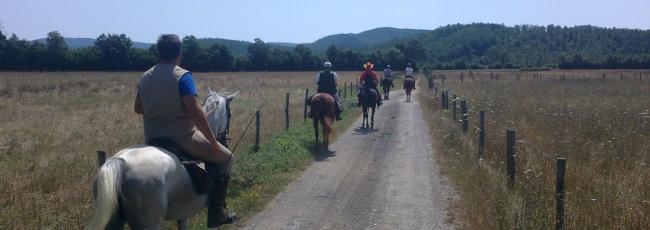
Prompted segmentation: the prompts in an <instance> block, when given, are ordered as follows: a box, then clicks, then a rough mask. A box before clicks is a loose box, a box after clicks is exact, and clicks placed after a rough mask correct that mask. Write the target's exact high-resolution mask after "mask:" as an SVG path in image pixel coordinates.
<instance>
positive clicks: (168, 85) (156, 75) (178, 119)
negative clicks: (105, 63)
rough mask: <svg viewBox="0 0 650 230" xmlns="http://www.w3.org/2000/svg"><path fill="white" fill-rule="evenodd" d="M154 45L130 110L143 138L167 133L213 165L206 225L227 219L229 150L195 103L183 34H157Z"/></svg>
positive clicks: (230, 220)
mask: <svg viewBox="0 0 650 230" xmlns="http://www.w3.org/2000/svg"><path fill="white" fill-rule="evenodd" d="M156 48H157V50H158V54H159V57H160V62H159V63H158V64H156V65H155V66H153V67H151V68H150V69H149V70H147V71H146V72H145V73H144V74H143V75H142V78H141V80H140V82H139V84H138V89H137V92H138V93H137V97H136V99H135V104H134V111H135V112H136V113H138V114H141V115H142V118H143V121H144V137H145V142H146V143H149V142H150V141H151V140H152V139H154V138H165V139H169V140H171V141H173V142H175V143H177V144H178V145H179V147H181V148H182V149H183V150H184V151H185V152H186V153H187V154H188V155H190V156H193V157H196V158H198V159H201V160H203V161H205V162H206V164H209V165H210V168H217V170H215V171H218V172H217V173H215V174H218V175H216V176H214V175H213V176H212V177H213V179H214V184H215V188H214V189H213V190H212V191H210V199H209V204H208V228H215V227H218V226H219V225H222V224H231V223H233V222H234V221H235V220H236V219H237V215H236V214H235V213H234V212H231V211H230V210H228V208H227V207H226V191H227V189H228V183H229V181H230V171H231V168H232V163H233V161H234V158H233V155H232V153H231V152H230V150H228V149H227V148H226V147H224V146H223V145H221V144H220V143H219V142H218V141H217V140H216V138H215V135H214V134H213V133H212V131H211V129H210V127H209V125H208V120H207V118H206V115H205V113H204V112H203V110H202V109H201V107H200V106H199V104H198V102H197V100H196V97H197V96H198V93H197V90H196V87H195V85H194V81H193V79H192V73H191V72H189V71H187V70H185V69H183V68H181V67H179V66H178V65H179V64H180V63H181V56H182V55H181V40H180V39H179V38H178V36H177V35H174V34H165V35H162V36H160V38H158V42H157V43H156Z"/></svg>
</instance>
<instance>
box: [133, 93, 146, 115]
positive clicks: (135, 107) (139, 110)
mask: <svg viewBox="0 0 650 230" xmlns="http://www.w3.org/2000/svg"><path fill="white" fill-rule="evenodd" d="M133 112H135V113H137V114H140V115H143V114H144V108H143V107H142V100H141V99H140V95H138V96H136V97H135V103H133Z"/></svg>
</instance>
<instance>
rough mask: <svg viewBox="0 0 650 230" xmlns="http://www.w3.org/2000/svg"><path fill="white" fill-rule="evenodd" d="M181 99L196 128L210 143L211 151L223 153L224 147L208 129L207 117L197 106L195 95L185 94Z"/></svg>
mask: <svg viewBox="0 0 650 230" xmlns="http://www.w3.org/2000/svg"><path fill="white" fill-rule="evenodd" d="M181 99H182V100H183V106H185V109H186V110H187V112H188V113H189V114H190V116H191V117H192V120H194V124H196V128H197V129H199V131H201V133H203V136H205V138H207V139H208V141H209V142H210V145H212V148H213V151H214V152H215V153H217V154H219V155H223V154H224V151H223V149H225V147H222V146H221V144H219V142H218V141H217V139H216V138H215V137H214V134H213V133H212V130H211V129H210V126H209V125H208V119H207V117H206V116H205V113H204V112H203V109H201V107H199V103H198V102H197V101H196V97H195V96H194V95H186V96H183V97H182V98H181ZM218 157H219V158H222V157H223V156H218Z"/></svg>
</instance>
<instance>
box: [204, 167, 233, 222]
mask: <svg viewBox="0 0 650 230" xmlns="http://www.w3.org/2000/svg"><path fill="white" fill-rule="evenodd" d="M229 182H230V175H221V176H216V177H215V180H214V184H215V188H214V189H213V190H212V192H210V197H209V201H208V228H216V227H219V226H221V225H224V224H232V223H234V222H235V221H236V220H237V214H235V213H234V212H232V211H230V210H229V209H228V206H227V205H226V191H228V183H229Z"/></svg>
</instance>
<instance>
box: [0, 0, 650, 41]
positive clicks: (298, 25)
mask: <svg viewBox="0 0 650 230" xmlns="http://www.w3.org/2000/svg"><path fill="white" fill-rule="evenodd" d="M0 6H2V7H0V30H1V31H2V32H3V33H4V34H6V35H9V34H11V33H15V34H17V35H18V37H20V38H25V39H28V40H33V39H38V38H43V37H45V36H46V34H47V33H48V32H50V31H53V30H56V31H59V33H61V34H62V35H63V36H64V37H86V38H96V37H97V36H99V35H100V34H101V33H117V34H126V35H127V36H129V37H130V38H131V40H133V41H139V42H150V43H153V42H155V40H156V39H157V37H158V36H159V35H160V34H164V33H175V34H178V35H180V36H186V35H194V36H196V37H198V38H204V37H219V38H227V39H235V40H246V41H252V40H253V39H255V38H261V39H262V40H264V41H267V42H293V43H307V42H313V41H315V40H316V39H318V38H321V37H323V36H326V35H331V34H337V33H359V32H362V31H365V30H369V29H373V28H377V27H386V26H388V27H396V28H412V29H435V28H437V27H440V26H444V25H448V24H455V23H463V24H465V23H472V22H486V23H498V24H505V25H508V26H512V25H521V24H531V25H549V24H554V25H563V26H574V25H594V26H602V27H617V28H635V29H646V30H647V29H650V13H648V12H650V0H610V1H606V0H538V1H530V0H476V1H469V0H448V1H441V0H401V1H384V0H375V1H369V0H330V1H321V0H318V1H316V0H313V1H312V0H231V1H222V0H201V1H199V0H185V1H170V0H130V1H127V0H56V1H53V0H38V1H37V0H0Z"/></svg>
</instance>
